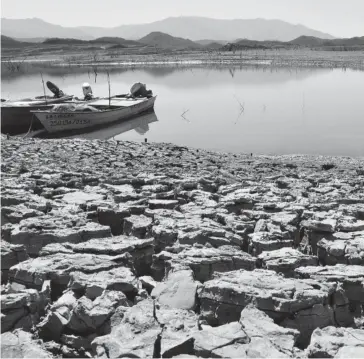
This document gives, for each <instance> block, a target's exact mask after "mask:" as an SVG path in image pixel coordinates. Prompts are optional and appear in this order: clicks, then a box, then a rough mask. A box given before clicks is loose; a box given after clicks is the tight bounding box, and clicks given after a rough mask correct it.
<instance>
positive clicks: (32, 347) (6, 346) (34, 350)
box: [1, 329, 53, 358]
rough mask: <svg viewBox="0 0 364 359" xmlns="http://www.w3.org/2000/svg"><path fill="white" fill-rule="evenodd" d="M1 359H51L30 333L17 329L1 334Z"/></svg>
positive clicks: (39, 342)
mask: <svg viewBox="0 0 364 359" xmlns="http://www.w3.org/2000/svg"><path fill="white" fill-rule="evenodd" d="M1 357H2V358H53V356H52V355H51V354H49V353H48V352H47V351H46V350H45V349H44V347H43V346H42V344H41V341H39V340H35V339H33V338H32V335H31V334H30V333H27V332H24V331H23V330H21V329H17V330H15V331H14V332H6V333H3V334H1Z"/></svg>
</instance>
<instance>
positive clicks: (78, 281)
mask: <svg viewBox="0 0 364 359" xmlns="http://www.w3.org/2000/svg"><path fill="white" fill-rule="evenodd" d="M68 287H69V288H70V289H72V290H73V291H75V292H76V293H77V292H78V293H85V296H86V297H87V298H89V299H91V300H94V299H95V298H97V297H99V296H101V295H102V293H103V292H104V290H113V291H120V292H123V293H124V294H125V295H127V296H128V297H130V298H134V296H135V295H137V293H138V288H139V281H138V279H137V278H136V276H135V274H134V273H133V272H132V271H131V270H130V269H129V268H125V267H118V268H113V269H110V270H108V271H101V272H96V273H83V272H79V271H77V272H73V273H71V275H70V281H69V283H68Z"/></svg>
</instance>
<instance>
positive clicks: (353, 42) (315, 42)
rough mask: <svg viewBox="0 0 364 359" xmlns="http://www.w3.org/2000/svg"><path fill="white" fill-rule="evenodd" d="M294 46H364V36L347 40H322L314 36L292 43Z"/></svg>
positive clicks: (301, 38)
mask: <svg viewBox="0 0 364 359" xmlns="http://www.w3.org/2000/svg"><path fill="white" fill-rule="evenodd" d="M291 43H292V44H296V45H301V46H310V47H314V46H364V36H362V37H351V38H347V39H320V38H317V37H313V36H300V37H298V38H297V39H294V40H292V41H291Z"/></svg>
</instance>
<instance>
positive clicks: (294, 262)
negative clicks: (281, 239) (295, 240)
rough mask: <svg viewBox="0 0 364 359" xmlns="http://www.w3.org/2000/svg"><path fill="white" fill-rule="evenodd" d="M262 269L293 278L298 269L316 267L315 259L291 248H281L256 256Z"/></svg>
mask: <svg viewBox="0 0 364 359" xmlns="http://www.w3.org/2000/svg"><path fill="white" fill-rule="evenodd" d="M258 261H259V263H260V265H261V266H262V268H264V269H269V270H274V271H275V272H277V273H283V274H284V275H285V276H286V277H293V276H294V274H295V272H294V270H295V269H296V268H298V267H304V266H316V265H318V259H317V257H314V256H310V255H306V254H303V253H302V252H300V251H298V250H296V249H293V248H281V249H277V250H275V251H267V252H263V253H262V254H260V255H259V256H258Z"/></svg>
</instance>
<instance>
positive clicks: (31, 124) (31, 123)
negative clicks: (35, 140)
mask: <svg viewBox="0 0 364 359" xmlns="http://www.w3.org/2000/svg"><path fill="white" fill-rule="evenodd" d="M33 118H34V113H33V115H32V120H31V121H30V126H29V130H28V132H27V133H26V134H25V135H24V136H23V138H25V137H27V136H28V135H29V133H30V130H31V128H32V126H33Z"/></svg>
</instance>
